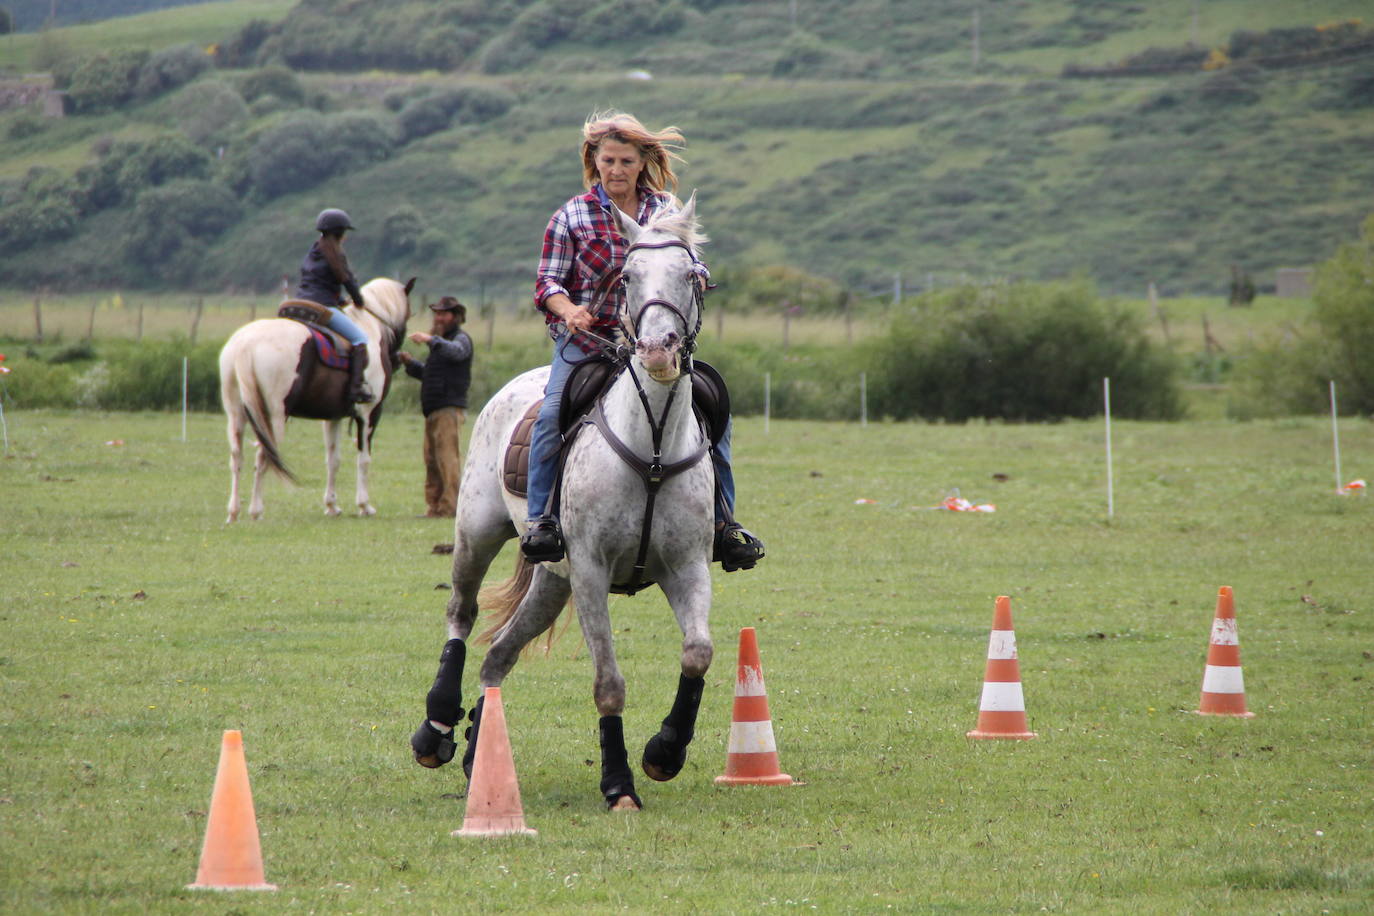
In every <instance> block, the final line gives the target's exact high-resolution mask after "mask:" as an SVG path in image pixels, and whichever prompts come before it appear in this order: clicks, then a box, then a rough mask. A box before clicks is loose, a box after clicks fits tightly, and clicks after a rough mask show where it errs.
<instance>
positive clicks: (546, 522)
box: [520, 515, 564, 563]
mask: <svg viewBox="0 0 1374 916" xmlns="http://www.w3.org/2000/svg"><path fill="white" fill-rule="evenodd" d="M520 552H521V553H523V554H524V555H525V559H526V560H529V561H530V562H531V563H556V562H558V561H559V560H561V559H563V556H564V550H563V532H562V530H561V529H560V528H559V527H558V519H556V518H554V517H553V516H552V515H541V516H539V518H537V519H535V520H534V521H532V522H530V527H529V529H528V530H527V531H526V532H525V533H524V534H522V535H521V536H520Z"/></svg>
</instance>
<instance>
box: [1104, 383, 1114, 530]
mask: <svg viewBox="0 0 1374 916" xmlns="http://www.w3.org/2000/svg"><path fill="white" fill-rule="evenodd" d="M1102 412H1103V414H1104V416H1106V418H1107V518H1111V517H1112V514H1113V512H1114V511H1115V506H1113V504H1112V380H1111V379H1109V378H1104V379H1103V380H1102Z"/></svg>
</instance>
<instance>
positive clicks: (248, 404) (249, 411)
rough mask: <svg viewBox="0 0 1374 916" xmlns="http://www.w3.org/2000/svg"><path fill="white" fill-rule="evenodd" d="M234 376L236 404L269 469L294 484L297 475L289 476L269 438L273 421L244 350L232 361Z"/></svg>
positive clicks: (250, 359)
mask: <svg viewBox="0 0 1374 916" xmlns="http://www.w3.org/2000/svg"><path fill="white" fill-rule="evenodd" d="M234 375H235V376H237V377H238V385H239V400H240V401H242V402H243V414H244V416H246V417H247V418H248V425H249V426H251V427H253V435H255V436H257V438H258V447H259V448H261V449H262V454H263V456H264V457H265V458H266V459H267V464H268V466H269V467H270V468H272V470H274V471H276V472H277V473H278V474H280V475H281V476H282V477H283V478H285V479H286V480H289V481H290V482H291V483H295V482H296V475H295V474H292V473H291V470H290V469H289V468H288V467H287V466H286V462H284V461H282V457H281V452H280V451H279V450H278V448H277V440H276V437H274V436H273V435H272V418H271V415H270V414H269V413H268V411H267V400H266V398H264V397H263V395H262V386H261V385H259V384H258V376H257V373H256V372H255V371H254V370H253V356H252V354H251V353H249V352H248V350H247V349H246V348H245V349H242V350H240V351H239V352H238V354H237V355H236V356H235V358H234Z"/></svg>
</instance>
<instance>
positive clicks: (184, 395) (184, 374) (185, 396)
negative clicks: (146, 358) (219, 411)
mask: <svg viewBox="0 0 1374 916" xmlns="http://www.w3.org/2000/svg"><path fill="white" fill-rule="evenodd" d="M188 365H189V358H188V357H185V356H183V357H182V358H181V441H182V442H185V441H186V405H187V402H188V401H189V399H190V398H189V393H188V390H187V387H188V386H187V380H188V378H189V376H190V372H189V371H188Z"/></svg>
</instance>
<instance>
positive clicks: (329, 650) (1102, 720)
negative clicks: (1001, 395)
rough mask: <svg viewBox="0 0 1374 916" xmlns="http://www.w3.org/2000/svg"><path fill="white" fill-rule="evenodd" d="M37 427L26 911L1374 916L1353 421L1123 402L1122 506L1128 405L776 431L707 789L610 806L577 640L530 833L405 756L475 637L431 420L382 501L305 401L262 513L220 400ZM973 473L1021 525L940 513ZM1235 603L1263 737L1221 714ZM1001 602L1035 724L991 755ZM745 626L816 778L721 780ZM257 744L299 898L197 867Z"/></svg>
mask: <svg viewBox="0 0 1374 916" xmlns="http://www.w3.org/2000/svg"><path fill="white" fill-rule="evenodd" d="M7 418H8V424H9V442H10V447H9V452H8V453H7V455H6V456H5V457H4V458H3V459H0V525H3V528H0V623H2V625H3V631H4V633H5V641H4V646H3V648H0V745H3V747H4V749H5V750H4V753H3V754H2V755H0V848H3V849H4V854H3V855H0V910H4V911H5V912H14V913H37V912H64V913H97V912H98V913H102V914H103V913H147V912H154V913H158V912H191V911H202V912H216V913H223V912H236V913H256V912H264V913H265V912H280V911H285V910H299V911H302V912H305V911H312V912H357V913H381V912H394V911H396V910H398V909H403V910H406V911H411V912H441V911H443V912H450V911H457V912H491V911H496V910H519V911H522V912H553V911H561V910H564V909H570V908H573V907H577V908H579V909H582V910H596V911H601V910H610V909H624V910H628V911H631V912H656V913H729V912H740V911H755V910H765V909H770V910H771V909H774V908H777V909H782V910H798V911H810V910H815V911H820V912H887V911H894V912H970V913H982V912H1041V911H1048V912H1068V913H1097V912H1121V913H1125V912H1130V913H1180V912H1199V913H1200V912H1226V913H1255V912H1301V913H1320V912H1332V913H1364V912H1368V911H1369V910H1370V909H1371V908H1372V907H1374V840H1371V835H1374V834H1371V827H1374V801H1371V795H1370V788H1371V781H1370V772H1369V766H1370V756H1369V746H1368V745H1369V735H1370V727H1371V721H1370V709H1371V702H1370V701H1371V693H1370V692H1371V686H1372V685H1374V660H1371V659H1372V657H1374V616H1372V615H1374V600H1371V599H1374V591H1372V590H1371V587H1370V577H1369V570H1368V561H1369V544H1370V542H1371V535H1374V502H1371V501H1370V499H1369V498H1368V497H1353V496H1352V497H1339V496H1336V495H1334V493H1333V492H1332V491H1333V485H1334V478H1333V475H1332V468H1331V443H1330V428H1329V425H1328V423H1327V422H1326V421H1324V420H1321V419H1317V418H1312V419H1295V420H1287V421H1275V422H1264V423H1260V422H1256V423H1244V424H1240V423H1226V422H1201V423H1190V424H1171V425H1166V424H1144V423H1118V424H1116V425H1115V428H1114V446H1115V453H1114V458H1115V467H1116V479H1115V515H1114V518H1112V519H1108V518H1107V517H1106V500H1105V496H1106V493H1105V475H1104V469H1103V460H1102V443H1103V436H1102V429H1101V427H1100V425H1099V424H1095V423H1086V422H1085V423H1076V422H1075V423H1061V424H1056V425H1048V426H1013V425H1003V424H969V425H964V426H954V425H921V424H872V425H869V426H868V427H866V428H860V427H859V426H857V425H856V424H848V425H846V424H821V423H800V422H779V421H776V420H775V421H774V422H772V423H771V425H770V427H769V430H768V432H767V433H765V431H764V427H763V425H762V421H761V420H757V419H742V420H740V421H739V422H738V424H737V429H736V435H735V453H736V465H737V476H738V478H739V483H740V492H741V506H740V513H741V517H742V519H743V520H744V521H745V523H746V524H748V525H749V526H750V527H751V528H754V529H755V530H756V531H758V532H759V533H760V534H761V535H762V536H763V537H764V538H765V539H766V540H767V542H768V547H769V557H768V558H767V560H766V561H764V563H763V564H761V565H760V566H759V568H758V569H756V570H754V571H751V572H745V573H733V574H730V575H720V574H717V576H716V582H715V607H714V613H713V627H712V630H713V634H714V636H715V639H716V644H717V656H716V663H715V665H714V666H713V667H712V669H711V672H710V674H709V675H708V677H707V693H706V698H705V701H704V703H703V707H702V714H701V721H700V725H699V728H698V734H697V741H696V743H695V744H694V746H693V751H692V756H691V757H690V758H689V760H688V764H687V767H686V769H685V770H684V772H683V774H682V775H681V776H680V777H679V778H678V779H677V780H676V781H674V782H672V783H667V784H657V783H651V782H649V781H648V780H647V779H642V780H640V782H639V789H640V792H641V795H642V796H643V798H644V800H645V802H646V805H647V807H646V809H645V810H644V811H643V812H641V813H640V814H638V815H634V816H631V817H621V816H615V817H612V816H610V815H607V814H605V813H603V812H602V811H601V809H600V796H599V793H598V792H597V779H598V773H597V769H596V767H595V766H594V765H592V762H593V761H595V760H596V759H597V748H596V738H595V728H596V714H595V710H594V708H593V706H592V703H591V698H590V692H591V691H590V688H591V669H590V664H589V662H588V660H587V658H586V654H585V650H583V649H581V647H580V646H579V640H578V638H577V636H576V628H575V627H574V628H572V629H571V630H570V631H569V633H568V635H566V636H565V638H564V639H563V641H562V642H560V643H559V644H558V645H557V646H556V648H555V649H554V651H553V652H552V654H551V655H550V656H548V657H542V656H539V655H535V656H531V657H528V658H526V659H525V660H523V661H522V662H521V663H520V665H519V666H517V668H516V669H515V672H514V673H513V674H512V676H511V677H510V679H509V680H508V681H507V682H506V685H505V687H504V690H503V695H504V699H505V705H506V715H507V720H508V723H509V726H510V733H511V741H512V744H513V748H514V755H515V761H516V767H517V770H518V773H519V778H520V785H521V791H522V794H523V799H524V808H525V815H526V819H527V821H528V822H529V823H530V825H531V826H533V827H534V828H536V829H537V830H538V831H539V835H538V836H537V837H533V838H523V839H518V840H517V839H504V840H493V841H481V840H460V839H455V838H452V837H450V835H449V833H450V831H451V830H454V829H456V828H457V827H458V826H459V825H460V823H461V820H462V814H463V801H462V800H461V798H460V795H461V793H462V792H463V791H464V788H465V787H464V780H463V778H462V775H461V771H460V770H458V769H456V767H450V768H447V769H444V770H440V771H426V770H422V769H421V768H419V767H417V766H415V765H414V764H413V763H412V762H411V760H410V752H409V748H408V744H407V740H408V737H409V734H410V732H411V730H412V729H413V728H414V727H415V725H416V724H417V723H418V721H419V718H420V717H421V715H422V709H423V702H424V693H425V691H426V690H427V689H428V686H429V683H430V679H431V678H432V677H433V674H434V668H435V661H436V658H437V656H438V652H439V649H440V648H441V646H442V643H443V639H444V631H443V625H442V615H443V607H444V603H445V600H446V598H447V596H448V592H446V591H444V590H442V589H440V588H438V586H440V585H441V584H443V583H446V581H447V579H448V560H447V558H446V557H442V556H436V555H434V554H433V553H432V552H431V548H432V547H433V545H435V544H437V543H442V542H448V541H451V540H452V529H451V528H450V527H449V526H448V525H447V524H445V523H444V522H442V521H434V520H424V519H417V518H415V517H414V516H415V515H416V513H417V512H418V511H420V510H421V509H422V501H421V495H420V488H421V468H420V465H419V439H420V424H419V420H418V417H416V416H414V415H413V414H393V415H390V416H388V418H387V420H386V422H385V423H384V424H383V425H382V428H381V431H380V432H379V434H378V436H377V440H376V443H377V448H376V458H375V461H374V464H373V491H374V501H375V503H376V505H377V506H378V509H379V513H380V514H379V515H378V516H377V517H375V518H372V519H359V518H357V517H352V516H345V517H343V518H339V519H327V518H325V517H324V516H323V515H322V513H321V511H320V505H319V499H320V490H321V488H322V478H323V470H322V468H321V464H322V462H321V452H322V448H321V446H320V436H319V433H318V431H317V430H316V429H315V428H314V424H312V423H306V422H302V421H297V422H296V423H293V424H292V426H291V427H290V429H289V431H288V435H287V439H286V443H285V455H286V458H287V460H288V462H290V463H291V465H292V466H293V467H294V469H295V470H296V471H297V472H298V473H299V475H300V476H301V479H302V486H301V487H299V488H297V489H288V488H285V487H283V486H282V485H281V484H280V483H278V482H275V481H273V482H272V483H271V484H270V485H269V489H268V494H267V517H266V518H265V520H264V521H262V522H260V523H256V524H252V523H240V524H238V525H235V526H232V527H230V526H225V525H224V524H223V518H224V501H225V497H226V494H227V481H226V480H225V476H226V475H225V468H226V461H225V454H224V453H225V449H224V445H223V433H222V427H223V424H222V421H221V420H220V419H219V418H217V417H215V416H213V415H207V414H201V415H192V416H191V418H190V423H189V427H188V435H187V440H188V441H186V442H183V441H181V427H180V418H179V417H178V416H177V415H175V414H103V413H81V412H43V411H38V412H28V411H10V412H9V413H8V414H7ZM111 443H115V444H111ZM1341 443H1342V447H1343V462H1344V473H1345V476H1346V477H1347V478H1352V477H1356V476H1364V477H1366V478H1367V477H1369V476H1371V474H1374V426H1371V424H1370V423H1368V422H1367V421H1355V420H1350V421H1343V423H1342V426H1341ZM345 464H346V465H347V461H346V462H345ZM994 474H1002V475H1007V477H1008V478H1009V479H1007V480H1006V481H1004V482H998V481H995V480H994V479H993V476H992V475H994ZM345 477H346V481H345V486H344V487H343V491H342V493H341V496H342V497H343V500H344V502H345V503H347V502H349V501H350V497H351V492H352V487H351V471H350V472H349V473H347V474H346V475H345ZM955 487H958V488H959V489H960V491H961V493H962V494H963V495H964V496H965V497H967V498H969V499H971V500H974V501H975V502H992V503H995V504H996V506H997V509H998V511H997V512H996V513H995V514H992V515H973V514H959V513H948V512H941V511H928V510H927V509H926V508H925V507H929V506H933V505H935V504H937V503H938V502H939V501H940V499H941V498H942V497H943V496H944V495H945V494H946V493H947V492H948V491H949V490H950V489H951V488H955ZM858 499H869V500H874V501H875V503H874V504H856V502H855V501H856V500H858ZM506 568H508V555H507V556H505V557H502V558H501V559H498V561H497V566H496V569H498V570H505V569H506ZM1220 585H1230V586H1232V587H1233V588H1234V589H1235V595H1236V604H1237V614H1238V618H1239V628H1240V636H1241V646H1242V650H1241V652H1242V660H1243V663H1244V669H1245V676H1246V677H1245V682H1246V688H1247V698H1248V700H1249V705H1250V708H1251V709H1252V710H1254V711H1255V712H1256V713H1257V716H1256V718H1254V719H1253V720H1250V721H1240V720H1234V719H1222V718H1205V717H1199V716H1196V715H1194V714H1193V713H1192V710H1194V709H1195V708H1196V706H1197V702H1198V694H1199V685H1200V682H1201V676H1202V670H1203V666H1204V664H1205V657H1206V646H1207V639H1208V633H1209V631H1210V626H1211V620H1212V614H1213V609H1214V606H1215V596H1216V593H1217V587H1218V586H1220ZM999 594H1005V595H1010V596H1011V597H1012V602H1013V603H1012V607H1013V613H1014V615H1015V623H1016V631H1017V640H1018V647H1019V650H1020V660H1021V673H1022V679H1023V683H1024V689H1025V695H1026V701H1027V709H1028V712H1029V717H1030V722H1031V727H1032V728H1033V729H1034V730H1035V731H1037V732H1038V733H1039V736H1040V737H1039V738H1038V739H1036V740H1034V741H1029V742H973V741H969V740H967V739H965V737H964V733H965V732H966V731H968V730H969V729H971V728H973V727H974V725H975V723H976V720H977V705H978V695H979V691H980V687H981V683H982V677H983V673H984V660H985V657H986V650H987V639H988V628H989V625H990V623H991V618H992V608H993V601H994V598H995V596H997V595H999ZM612 608H613V615H614V619H615V626H616V639H617V647H618V652H619V655H620V660H621V663H622V667H623V668H624V671H625V676H626V680H627V683H628V686H629V691H630V693H629V706H628V708H627V712H626V731H627V740H628V741H629V742H630V744H631V754H632V755H637V753H638V748H639V747H640V746H641V744H642V741H643V740H644V739H645V738H647V737H648V735H649V734H651V733H652V732H653V731H654V730H656V729H657V725H658V722H659V720H660V718H661V717H662V716H663V715H664V714H665V713H666V711H667V708H668V705H669V702H670V699H671V693H672V690H673V688H674V686H675V682H676V655H677V645H678V637H677V633H676V629H675V627H674V626H673V624H672V623H671V621H670V616H669V613H668V610H667V608H666V606H665V604H664V602H663V601H662V599H661V597H659V596H658V595H657V594H656V593H652V592H650V593H645V594H644V595H641V596H639V597H637V598H634V599H629V598H616V599H613V602H612ZM742 626H754V627H756V628H757V630H758V635H759V642H760V647H761V651H762V661H763V666H764V669H765V671H766V679H767V686H768V694H769V700H770V705H771V711H772V717H773V723H774V729H775V732H776V735H777V739H778V746H779V756H780V760H781V763H782V768H783V770H784V771H786V772H788V773H790V774H792V775H793V776H795V777H797V778H798V779H799V780H801V781H802V782H803V783H804V784H803V785H799V786H795V787H792V788H785V789H742V790H727V789H724V788H720V787H717V786H715V785H714V784H713V781H712V780H713V778H714V777H715V776H716V775H718V774H719V773H721V772H722V770H723V767H724V763H725V739H726V735H727V733H728V729H729V720H730V709H731V694H732V688H733V679H734V664H735V646H736V639H737V633H738V630H739V628H740V627H742ZM474 655H475V656H480V650H475V651H474ZM471 662H472V663H471V664H470V665H469V671H468V674H467V676H466V678H465V690H466V699H467V701H468V703H471V701H472V698H473V697H474V696H475V693H476V690H475V675H476V658H473V659H472V660H471ZM226 728H237V729H241V730H242V731H243V734H244V740H245V745H246V748H247V758H248V765H249V772H250V776H251V780H252V788H253V793H254V801H255V803H256V808H257V816H258V823H259V829H260V833H261V837H262V847H263V852H264V857H265V861H266V869H267V879H268V880H269V881H271V882H273V883H275V884H277V885H279V887H280V889H279V890H278V891H276V892H275V893H273V894H259V895H254V894H235V895H233V896H230V897H224V896H220V895H218V894H213V893H206V892H192V891H188V890H185V889H184V886H185V885H186V884H188V883H190V882H191V881H192V880H193V879H194V876H195V872H196V865H197V860H198V856H199V853H200V844H201V841H202V837H203V834H204V828H205V814H206V811H207V808H208V804H209V799H210V791H211V786H212V783H213V779H214V771H215V764H216V760H217V757H218V753H219V742H220V734H221V732H222V731H223V730H224V729H226Z"/></svg>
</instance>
